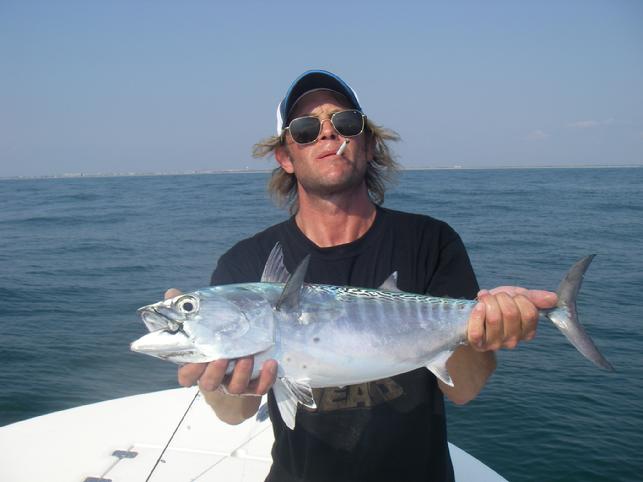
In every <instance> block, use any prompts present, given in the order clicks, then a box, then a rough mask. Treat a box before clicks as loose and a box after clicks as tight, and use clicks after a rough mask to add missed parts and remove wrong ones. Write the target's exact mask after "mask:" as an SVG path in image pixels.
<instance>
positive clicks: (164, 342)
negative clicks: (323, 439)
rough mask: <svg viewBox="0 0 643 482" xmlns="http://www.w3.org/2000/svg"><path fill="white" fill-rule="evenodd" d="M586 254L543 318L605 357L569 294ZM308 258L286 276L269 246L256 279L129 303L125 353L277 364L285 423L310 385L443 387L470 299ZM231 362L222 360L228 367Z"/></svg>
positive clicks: (596, 358)
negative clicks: (335, 279)
mask: <svg viewBox="0 0 643 482" xmlns="http://www.w3.org/2000/svg"><path fill="white" fill-rule="evenodd" d="M593 257H594V256H593V255H592V256H587V257H585V258H583V259H581V260H580V261H578V262H577V263H576V264H575V265H574V266H573V267H572V268H571V269H570V270H569V272H568V273H567V275H566V276H565V278H564V279H563V281H562V282H561V284H560V287H559V288H558V296H559V303H558V306H557V307H556V308H554V309H551V310H543V311H542V312H541V314H542V315H544V316H545V317H547V318H548V319H550V320H551V321H552V322H553V323H554V324H555V325H556V326H557V327H558V329H559V330H560V331H562V332H563V333H564V334H565V336H566V337H567V339H568V340H569V341H570V342H571V343H572V345H574V346H575V347H576V349H578V351H580V352H581V353H582V354H583V355H584V356H585V357H586V358H588V359H589V360H591V361H592V362H593V363H594V364H596V365H597V366H599V367H602V368H605V369H607V370H613V368H612V365H611V364H610V363H609V362H608V361H607V360H606V359H605V357H603V355H602V354H601V353H600V352H599V351H598V349H597V348H596V346H595V345H594V343H593V342H592V340H591V338H590V337H589V336H588V335H587V333H586V332H585V330H584V329H583V327H582V326H581V325H580V323H579V322H578V317H577V314H576V296H577V294H578V291H579V289H580V286H581V283H582V280H583V275H584V273H585V271H586V270H587V267H588V266H589V264H590V263H591V261H592V259H593ZM308 261H309V258H308V257H306V258H305V259H304V260H303V261H302V262H301V263H300V264H299V266H298V267H297V269H296V270H295V272H294V273H293V274H292V275H290V274H289V273H288V271H287V270H286V268H285V267H284V265H283V253H282V250H281V247H280V246H279V244H277V245H276V246H275V248H274V249H273V250H272V252H271V254H270V257H269V258H268V262H267V263H266V267H265V268H264V272H263V275H262V277H261V282H258V283H243V284H232V285H223V286H212V287H209V288H205V289H202V290H199V291H195V292H192V293H188V294H183V295H180V296H177V297H175V298H172V299H168V300H164V301H161V302H158V303H155V304H152V305H148V306H144V307H142V308H140V309H139V310H138V312H139V314H140V316H141V318H142V319H143V321H144V323H145V324H146V326H147V328H148V330H149V331H150V333H149V334H147V335H145V336H143V337H141V338H139V339H138V340H136V341H134V342H133V343H132V344H131V349H132V350H133V351H136V352H139V353H144V354H147V355H151V356H155V357H158V358H162V359H164V360H170V361H173V362H175V363H188V362H193V363H198V362H208V361H212V360H217V359H221V358H225V359H230V360H232V359H235V358H239V357H242V356H247V355H255V365H254V366H255V369H254V370H255V371H254V373H253V375H252V376H253V378H254V377H256V376H258V373H259V370H260V367H261V364H262V363H263V361H265V360H267V359H271V358H272V359H275V360H277V362H278V363H279V368H278V373H277V381H276V382H275V384H274V386H273V390H274V394H275V398H276V400H277V403H278V405H279V410H280V413H281V415H282V418H283V419H284V422H285V423H286V425H288V426H289V427H290V428H293V427H294V426H295V414H296V409H297V403H302V404H304V405H306V406H307V407H310V408H315V407H316V405H315V401H314V399H313V394H312V388H319V387H338V386H346V385H353V384H358V383H363V382H367V381H372V380H379V379H382V378H386V377H391V376H393V375H397V374H400V373H405V372H408V371H411V370H414V369H416V368H419V367H426V368H428V369H429V370H431V372H433V373H434V374H435V375H436V376H437V377H438V378H439V379H440V380H442V381H443V382H444V383H447V384H449V385H451V386H453V382H452V381H451V378H450V376H449V374H448V372H447V369H446V361H447V359H448V358H449V357H450V356H451V354H452V353H453V351H454V350H455V349H456V348H457V347H458V346H459V345H461V344H465V343H466V340H467V321H468V319H469V315H470V313H471V310H472V309H473V308H474V306H475V305H476V301H472V300H462V299H451V298H438V297H433V296H423V295H418V294H412V293H405V292H402V291H400V290H398V289H397V286H396V279H397V274H396V273H393V274H392V275H391V276H390V277H389V278H388V279H387V280H386V281H385V282H384V284H383V285H382V286H381V287H380V289H377V290H375V289H365V288H353V287H339V286H330V285H319V284H308V283H304V282H303V280H304V276H305V274H306V269H307V266H308ZM231 369H232V365H231V366H230V368H229V370H231Z"/></svg>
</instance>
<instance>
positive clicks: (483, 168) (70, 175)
mask: <svg viewBox="0 0 643 482" xmlns="http://www.w3.org/2000/svg"><path fill="white" fill-rule="evenodd" d="M632 168H643V164H618V165H607V164H596V165H592V164H576V165H574V164H570V165H560V166H478V167H469V166H462V165H453V166H417V167H416V166H413V167H402V168H401V169H400V170H401V171H402V172H404V171H495V170H498V171H502V170H517V169H632ZM270 172H272V169H205V170H191V171H170V172H106V173H102V172H94V173H90V172H88V173H84V172H74V173H64V174H51V175H40V176H6V177H0V181H16V180H37V179H82V178H91V179H94V178H102V177H106V178H111V177H154V176H198V175H204V174H269V173H270Z"/></svg>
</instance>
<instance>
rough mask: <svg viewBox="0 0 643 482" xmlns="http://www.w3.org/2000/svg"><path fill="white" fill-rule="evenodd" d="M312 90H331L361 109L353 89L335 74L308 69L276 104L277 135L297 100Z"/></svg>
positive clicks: (355, 107) (352, 105)
mask: <svg viewBox="0 0 643 482" xmlns="http://www.w3.org/2000/svg"><path fill="white" fill-rule="evenodd" d="M314 90H332V91H333V92H337V93H339V94H342V95H343V96H344V97H346V99H348V101H349V102H350V104H351V107H352V108H353V109H357V110H359V111H361V110H362V107H361V106H360V105H359V99H358V98H357V94H356V93H355V91H354V90H353V89H352V88H351V86H350V85H348V84H347V83H346V82H344V81H343V80H342V79H340V78H339V77H338V76H337V75H335V74H333V73H331V72H328V71H326V70H309V71H307V72H304V73H303V74H301V75H300V76H299V77H297V78H296V79H295V81H294V82H293V83H292V84H291V85H290V87H289V88H288V91H287V92H286V96H285V97H284V98H283V100H282V101H281V102H279V105H278V106H277V135H278V136H280V135H281V132H282V130H283V127H284V124H286V123H287V122H288V115H289V114H290V111H291V110H292V108H293V107H294V105H295V104H296V103H297V101H298V100H299V99H301V98H302V97H303V96H304V95H306V94H308V93H309V92H312V91H314Z"/></svg>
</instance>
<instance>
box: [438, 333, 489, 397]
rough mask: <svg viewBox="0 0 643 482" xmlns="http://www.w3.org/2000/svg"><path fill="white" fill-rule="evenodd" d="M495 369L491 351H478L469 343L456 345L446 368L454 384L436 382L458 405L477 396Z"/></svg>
mask: <svg viewBox="0 0 643 482" xmlns="http://www.w3.org/2000/svg"><path fill="white" fill-rule="evenodd" d="M495 369H496V355H495V353H494V352H493V351H485V352H479V351H476V350H474V349H473V348H471V346H470V345H462V346H460V347H458V348H457V349H456V350H455V351H454V352H453V355H451V357H450V358H449V360H448V361H447V370H448V371H449V375H450V376H451V380H452V381H453V384H454V386H453V387H450V386H449V385H447V384H445V383H442V382H441V381H439V380H438V384H439V386H440V389H441V390H442V393H444V394H445V395H446V396H447V398H448V399H449V400H451V401H452V402H453V403H456V404H458V405H464V404H465V403H468V402H470V401H471V400H473V399H474V398H476V397H477V396H478V394H479V393H480V391H482V389H483V388H484V386H485V385H486V383H487V380H488V379H489V377H490V376H491V374H492V373H493V372H494V370H495Z"/></svg>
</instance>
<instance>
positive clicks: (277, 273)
mask: <svg viewBox="0 0 643 482" xmlns="http://www.w3.org/2000/svg"><path fill="white" fill-rule="evenodd" d="M289 276H290V273H289V272H288V270H287V269H286V267H285V266H284V252H283V250H282V249H281V244H280V243H277V244H275V247H274V248H272V251H270V255H269V256H268V261H266V265H265V266H264V267H263V273H262V274H261V282H262V283H285V282H286V281H288V277H289Z"/></svg>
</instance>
